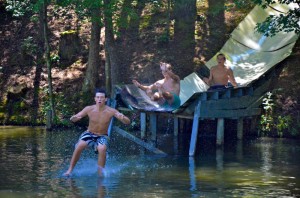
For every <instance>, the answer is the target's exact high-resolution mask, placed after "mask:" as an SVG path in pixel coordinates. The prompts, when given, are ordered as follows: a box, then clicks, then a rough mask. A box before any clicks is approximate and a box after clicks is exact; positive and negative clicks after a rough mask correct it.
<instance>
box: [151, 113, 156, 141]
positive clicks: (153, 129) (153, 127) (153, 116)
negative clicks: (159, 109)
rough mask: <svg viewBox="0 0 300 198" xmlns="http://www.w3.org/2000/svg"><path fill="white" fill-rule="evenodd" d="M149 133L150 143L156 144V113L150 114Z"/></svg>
mask: <svg viewBox="0 0 300 198" xmlns="http://www.w3.org/2000/svg"><path fill="white" fill-rule="evenodd" d="M150 132H151V141H152V142H153V143H156V138H157V137H156V133H157V115H156V113H150Z"/></svg>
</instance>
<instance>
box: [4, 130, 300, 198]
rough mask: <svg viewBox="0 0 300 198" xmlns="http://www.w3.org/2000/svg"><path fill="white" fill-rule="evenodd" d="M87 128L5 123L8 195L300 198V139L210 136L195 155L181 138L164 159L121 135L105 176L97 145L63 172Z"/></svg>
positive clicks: (115, 137)
mask: <svg viewBox="0 0 300 198" xmlns="http://www.w3.org/2000/svg"><path fill="white" fill-rule="evenodd" d="M80 133H81V132H80V131H77V132H75V131H59V132H46V131H45V130H44V129H42V128H35V129H34V128H30V127H0V197H5V198H6V197H138V198H140V197H155V198H157V197H170V198H171V197H247V198H248V197H300V170H299V164H300V158H299V154H300V144H299V143H300V142H299V141H295V140H287V139H267V138H262V139H256V140H249V141H246V140H244V141H243V142H237V141H235V142H230V143H228V144H226V145H225V146H224V149H223V150H221V149H216V148H215V147H214V146H213V145H214V143H213V142H215V141H214V140H205V141H204V142H201V141H200V142H199V143H200V144H201V145H202V146H201V147H200V148H198V152H197V156H195V157H194V158H189V157H188V156H187V153H188V145H186V143H184V142H181V141H179V145H178V146H179V147H178V148H179V151H178V153H179V154H178V155H173V154H172V155H168V156H166V157H162V156H156V155H153V154H152V153H149V152H147V151H145V150H143V149H142V148H140V147H139V146H136V145H135V144H133V143H131V142H130V141H128V140H124V139H123V138H122V137H120V136H118V135H117V134H115V133H113V135H112V139H111V146H110V149H109V151H108V158H107V166H106V176H105V177H104V178H98V177H97V173H96V171H97V165H96V164H97V156H95V155H94V153H93V152H92V150H86V151H84V153H83V154H82V158H81V160H80V161H79V162H78V164H77V166H76V167H75V169H74V172H73V176H72V177H71V178H65V177H62V174H63V173H64V172H65V171H66V170H67V168H68V164H69V160H70V158H71V155H72V152H73V146H74V144H75V143H76V141H77V138H78V136H79V134H80ZM202 139H203V137H202ZM160 141H161V142H162V140H160ZM164 141H168V144H167V143H162V145H165V146H166V147H168V148H165V150H166V151H168V150H172V149H171V148H170V147H172V145H173V142H172V140H168V139H167V138H165V140H164ZM225 143H226V141H225ZM199 150H200V151H199Z"/></svg>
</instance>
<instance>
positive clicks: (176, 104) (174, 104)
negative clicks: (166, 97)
mask: <svg viewBox="0 0 300 198" xmlns="http://www.w3.org/2000/svg"><path fill="white" fill-rule="evenodd" d="M172 94H173V98H174V100H173V102H172V104H169V103H168V101H165V102H164V104H162V107H164V108H171V109H177V108H178V107H180V104H181V100H180V98H179V96H178V95H177V94H175V93H172Z"/></svg>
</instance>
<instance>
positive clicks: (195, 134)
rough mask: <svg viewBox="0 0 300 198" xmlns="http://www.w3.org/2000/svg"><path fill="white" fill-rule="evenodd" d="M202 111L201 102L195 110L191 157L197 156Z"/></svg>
mask: <svg viewBox="0 0 300 198" xmlns="http://www.w3.org/2000/svg"><path fill="white" fill-rule="evenodd" d="M200 109H201V101H200V100H199V101H198V104H197V106H196V108H195V112H194V119H193V129H192V135H191V141H190V151H189V156H194V155H195V150H196V144H197V138H198V126H199V118H200Z"/></svg>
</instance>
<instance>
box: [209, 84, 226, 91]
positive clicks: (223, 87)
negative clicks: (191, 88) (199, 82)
mask: <svg viewBox="0 0 300 198" xmlns="http://www.w3.org/2000/svg"><path fill="white" fill-rule="evenodd" d="M226 88H227V87H226V86H225V85H212V86H210V87H209V89H208V91H211V90H222V89H226Z"/></svg>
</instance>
